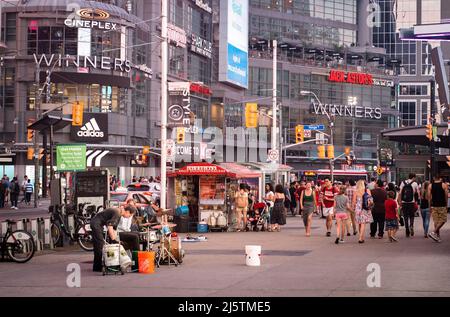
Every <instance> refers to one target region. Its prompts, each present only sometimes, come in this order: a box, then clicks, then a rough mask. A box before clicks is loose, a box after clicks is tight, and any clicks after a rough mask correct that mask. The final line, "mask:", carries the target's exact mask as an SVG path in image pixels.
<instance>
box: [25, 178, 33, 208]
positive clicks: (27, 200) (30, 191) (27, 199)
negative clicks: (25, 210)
mask: <svg viewBox="0 0 450 317" xmlns="http://www.w3.org/2000/svg"><path fill="white" fill-rule="evenodd" d="M33 190H34V188H33V184H31V180H30V179H28V180H27V184H26V185H25V203H26V204H27V205H29V204H30V202H31V195H32V194H33Z"/></svg>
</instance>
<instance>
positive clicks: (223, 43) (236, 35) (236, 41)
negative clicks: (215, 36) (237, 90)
mask: <svg viewBox="0 0 450 317" xmlns="http://www.w3.org/2000/svg"><path fill="white" fill-rule="evenodd" d="M219 50H220V52H219V80H220V81H223V82H228V83H231V84H234V85H237V86H240V87H242V88H247V87H248V0H224V1H220V48H219Z"/></svg>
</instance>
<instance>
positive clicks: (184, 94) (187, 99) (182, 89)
mask: <svg viewBox="0 0 450 317" xmlns="http://www.w3.org/2000/svg"><path fill="white" fill-rule="evenodd" d="M168 86H169V98H168V99H169V103H168V104H169V105H168V107H169V108H168V109H167V116H168V122H167V123H168V125H169V127H189V126H190V125H191V123H192V111H191V92H190V83H189V82H184V81H182V82H169V83H168Z"/></svg>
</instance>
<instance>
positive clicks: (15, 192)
mask: <svg viewBox="0 0 450 317" xmlns="http://www.w3.org/2000/svg"><path fill="white" fill-rule="evenodd" d="M10 190H11V193H10V198H11V209H16V210H17V209H19V208H18V207H17V204H18V201H19V195H20V186H19V181H18V180H17V177H13V179H12V182H11V184H10Z"/></svg>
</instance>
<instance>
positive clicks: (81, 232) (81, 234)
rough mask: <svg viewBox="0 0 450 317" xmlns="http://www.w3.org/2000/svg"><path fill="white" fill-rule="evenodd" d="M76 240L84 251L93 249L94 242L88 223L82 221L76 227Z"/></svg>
mask: <svg viewBox="0 0 450 317" xmlns="http://www.w3.org/2000/svg"><path fill="white" fill-rule="evenodd" d="M76 232H77V237H78V238H77V241H78V244H79V245H80V247H81V248H82V249H83V250H84V251H94V244H93V242H92V230H91V226H90V225H89V224H88V223H82V224H81V225H80V226H79V227H78V228H77V231H76Z"/></svg>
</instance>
